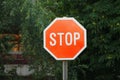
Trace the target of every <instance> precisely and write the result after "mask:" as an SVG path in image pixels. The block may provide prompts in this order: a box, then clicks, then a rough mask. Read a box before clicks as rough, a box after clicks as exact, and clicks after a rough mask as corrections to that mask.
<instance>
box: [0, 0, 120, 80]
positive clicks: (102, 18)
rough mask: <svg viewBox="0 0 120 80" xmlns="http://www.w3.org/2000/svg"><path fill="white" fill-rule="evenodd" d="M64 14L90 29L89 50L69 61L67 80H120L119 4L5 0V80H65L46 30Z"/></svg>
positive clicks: (0, 43)
mask: <svg viewBox="0 0 120 80" xmlns="http://www.w3.org/2000/svg"><path fill="white" fill-rule="evenodd" d="M63 16H65V17H74V18H75V19H76V20H78V22H79V23H81V24H82V25H83V26H84V27H85V28H86V29H87V49H85V50H84V52H82V54H81V55H79V57H77V59H75V60H74V61H69V70H68V71H69V72H68V73H69V75H68V78H69V79H68V80H120V69H119V68H120V0H0V79H2V80H62V61H56V60H55V59H53V58H52V57H51V56H50V55H49V54H48V53H47V52H46V51H45V50H44V49H43V30H44V29H45V28H46V27H47V26H48V25H49V24H50V22H51V21H52V20H53V19H54V18H56V17H63Z"/></svg>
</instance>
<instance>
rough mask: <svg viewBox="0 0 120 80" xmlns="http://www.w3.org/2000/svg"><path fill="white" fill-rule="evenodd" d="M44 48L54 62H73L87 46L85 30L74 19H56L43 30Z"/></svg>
mask: <svg viewBox="0 0 120 80" xmlns="http://www.w3.org/2000/svg"><path fill="white" fill-rule="evenodd" d="M43 36H44V48H45V49H46V50H47V51H48V52H49V53H50V54H51V55H52V56H53V57H54V58H55V59H56V60H74V59H75V58H76V57H77V56H78V55H79V54H80V53H81V52H82V51H83V50H84V49H85V48H86V46H87V44H86V43H87V42H86V29H85V28H84V27H83V26H82V25H81V24H80V23H79V22H77V21H76V20H75V19H74V18H56V19H54V20H53V21H52V22H51V23H50V25H48V27H47V28H46V29H45V30H44V35H43Z"/></svg>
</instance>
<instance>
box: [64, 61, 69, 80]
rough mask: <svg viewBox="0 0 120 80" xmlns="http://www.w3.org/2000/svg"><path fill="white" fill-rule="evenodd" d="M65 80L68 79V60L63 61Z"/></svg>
mask: <svg viewBox="0 0 120 80" xmlns="http://www.w3.org/2000/svg"><path fill="white" fill-rule="evenodd" d="M63 80H68V62H67V61H63Z"/></svg>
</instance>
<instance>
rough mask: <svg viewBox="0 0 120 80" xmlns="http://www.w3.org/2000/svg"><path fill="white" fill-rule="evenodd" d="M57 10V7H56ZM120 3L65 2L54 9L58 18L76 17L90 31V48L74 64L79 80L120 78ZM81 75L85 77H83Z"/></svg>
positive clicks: (108, 1) (59, 3) (110, 1)
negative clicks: (119, 69) (119, 67)
mask: <svg viewBox="0 0 120 80" xmlns="http://www.w3.org/2000/svg"><path fill="white" fill-rule="evenodd" d="M56 7H57V8H56ZM119 9H120V1H119V0H115V1H114V0H105V1H104V0H99V1H95V0H91V1H86V0H65V1H64V0H61V1H58V3H57V5H56V6H55V7H51V10H53V12H55V14H56V15H57V16H68V17H69V16H73V17H75V18H76V19H77V20H78V21H79V22H80V23H81V24H82V25H84V27H85V28H86V29H87V34H88V39H87V40H88V42H87V43H88V47H87V49H86V50H85V51H84V52H83V53H84V54H81V56H79V58H77V60H75V61H72V62H71V63H70V65H72V64H74V65H75V66H72V67H70V70H72V71H71V72H73V69H74V70H75V72H74V73H73V74H72V75H73V76H75V74H76V76H78V78H77V79H78V80H79V79H82V78H83V75H84V76H85V78H84V80H85V79H88V80H100V79H102V80H114V79H119V78H118V76H119V75H118V74H119V73H120V72H119V71H118V66H120V65H119V64H118V63H119V61H120V46H119V45H120V42H119V40H120V38H119V36H120V23H119V22H120V16H119V15H120V12H119ZM79 74H81V76H80V75H79Z"/></svg>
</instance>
